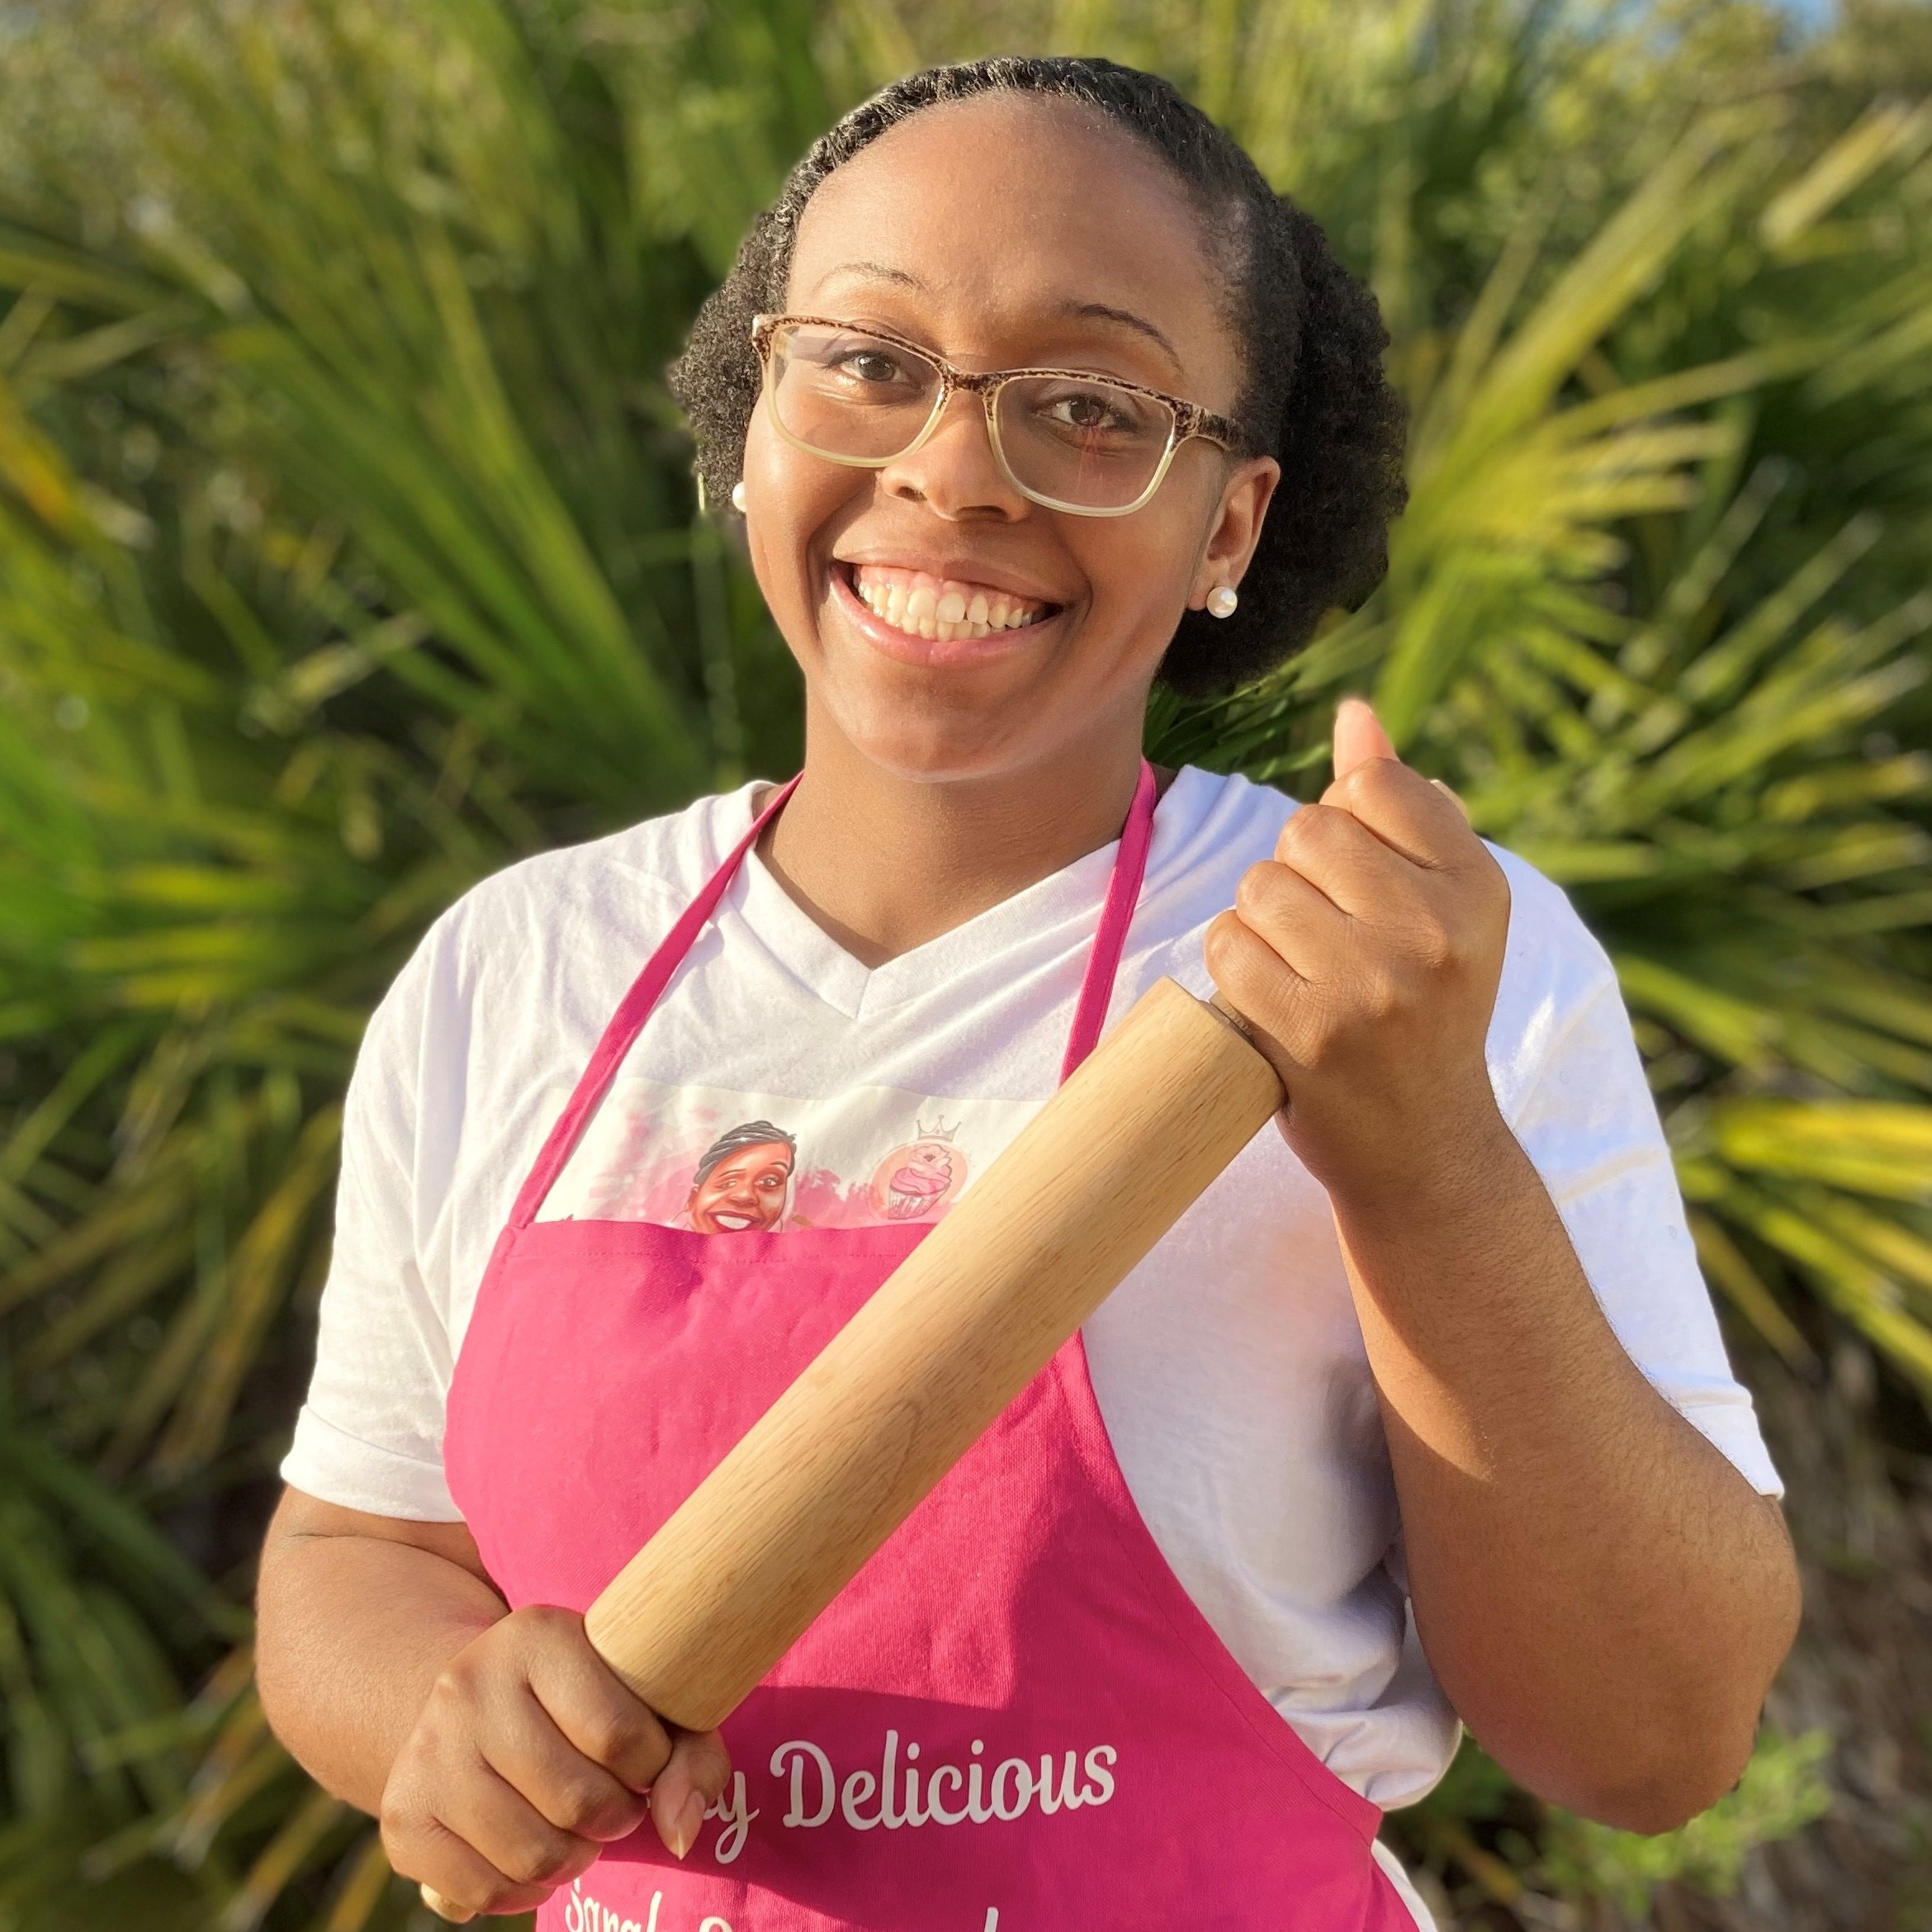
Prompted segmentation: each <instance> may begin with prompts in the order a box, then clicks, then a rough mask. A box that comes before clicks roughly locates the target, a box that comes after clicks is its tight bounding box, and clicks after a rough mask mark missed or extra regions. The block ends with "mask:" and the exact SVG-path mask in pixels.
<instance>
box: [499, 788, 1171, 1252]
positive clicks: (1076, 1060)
mask: <svg viewBox="0 0 1932 1932" xmlns="http://www.w3.org/2000/svg"><path fill="white" fill-rule="evenodd" d="M799 775H800V777H803V773H801V774H799ZM797 788H798V779H796V778H794V779H789V780H788V781H787V783H785V784H782V785H780V786H779V788H778V789H777V790H776V791H775V792H774V793H772V795H771V797H770V798H768V799H767V800H766V801H765V804H764V806H763V807H762V808H761V809H760V812H759V813H758V816H757V817H755V818H754V819H753V820H752V822H751V830H750V831H747V832H746V834H745V836H744V837H743V838H741V839H740V840H739V841H738V842H737V844H736V845H734V846H733V847H732V850H731V851H730V853H729V854H728V855H727V856H726V858H725V860H724V863H723V864H722V865H720V866H719V867H718V869H717V871H716V872H714V873H713V874H712V875H711V878H710V879H709V880H708V882H707V883H706V884H705V886H704V888H703V890H702V891H701V892H700V893H698V896H697V897H696V898H694V899H693V900H692V902H690V904H689V906H687V907H685V908H684V912H683V913H682V914H681V915H680V917H679V919H678V922H677V924H676V925H675V926H672V928H671V929H670V931H669V932H667V933H666V934H665V936H664V939H663V940H662V942H661V944H660V945H659V946H658V949H657V950H656V952H655V953H653V954H651V958H650V960H649V962H648V963H647V964H646V966H645V968H644V970H643V971H642V973H639V974H638V975H637V979H636V980H635V982H633V983H632V987H631V990H630V991H629V992H627V993H626V994H625V995H624V997H623V1001H622V1002H620V1003H619V1005H618V1010H617V1011H615V1012H614V1013H613V1014H612V1015H611V1016H610V1024H609V1025H608V1026H606V1027H605V1028H604V1037H603V1038H602V1039H599V1041H598V1043H597V1050H596V1052H594V1054H592V1055H591V1056H590V1064H589V1065H588V1066H586V1067H585V1069H584V1073H583V1077H581V1078H580V1080H579V1081H578V1082H577V1086H576V1091H575V1092H573V1093H572V1094H571V1098H570V1103H569V1105H568V1106H566V1107H565V1109H564V1110H563V1111H562V1113H561V1114H560V1115H558V1116H557V1120H556V1125H555V1126H554V1127H552V1129H551V1130H550V1135H549V1138H548V1139H547V1140H545V1142H544V1143H543V1148H542V1153H539V1154H538V1155H537V1161H536V1164H535V1165H534V1166H533V1167H532V1168H531V1169H530V1172H529V1174H528V1177H526V1179H525V1180H524V1182H523V1187H522V1188H521V1190H520V1191H519V1193H518V1195H517V1200H516V1205H515V1206H514V1208H513V1209H512V1210H510V1225H511V1226H512V1227H513V1228H527V1227H528V1226H529V1224H531V1222H532V1221H533V1220H534V1219H536V1218H537V1209H539V1208H540V1207H542V1205H543V1201H544V1198H545V1196H547V1195H548V1194H549V1192H550V1190H551V1188H552V1186H554V1185H555V1183H556V1177H557V1176H558V1175H559V1174H561V1172H563V1169H564V1163H566V1161H568V1160H569V1159H570V1158H571V1150H572V1149H573V1148H575V1146H576V1144H577V1141H578V1138H579V1137H580V1135H581V1134H582V1133H583V1131H584V1129H585V1126H586V1125H588V1124H589V1122H590V1116H591V1115H593V1114H594V1113H595V1112H596V1110H597V1107H598V1103H599V1101H602V1100H603V1098H604V1093H605V1091H606V1090H607V1089H608V1087H609V1086H610V1083H611V1082H612V1081H613V1079H614V1078H615V1077H617V1070H618V1068H619V1067H620V1066H622V1065H623V1059H624V1056H625V1055H626V1054H627V1053H629V1052H630V1050H631V1047H632V1043H633V1042H634V1041H635V1040H636V1039H637V1035H639V1033H641V1032H642V1030H643V1027H644V1022H645V1020H646V1019H648V1018H649V1017H650V1015H651V1008H652V1007H653V1006H656V1004H657V1002H658V999H659V997H660V996H661V994H662V993H663V992H664V989H665V987H667V986H669V985H670V982H671V978H672V975H673V974H675V973H676V971H677V969H678V968H679V967H680V966H681V965H683V964H684V955H685V954H687V953H689V951H690V949H691V948H692V946H693V945H694V943H695V942H696V940H697V938H698V934H699V933H701V932H702V931H703V930H704V928H705V926H707V925H708V924H709V922H710V920H711V916H712V915H713V913H714V912H717V906H718V902H719V901H720V900H721V899H722V898H723V897H724V896H725V894H726V893H727V891H729V890H730V888H731V883H732V880H733V879H734V878H736V877H737V874H738V868H739V867H740V866H741V865H742V864H744V863H745V855H746V853H748V852H749V851H750V850H751V848H752V847H753V846H754V845H756V844H757V842H758V839H759V835H760V833H761V832H763V831H764V830H765V826H768V825H769V824H770V823H771V822H772V820H773V819H774V818H775V817H778V815H779V812H781V811H782V810H783V809H784V803H785V801H786V800H787V799H788V798H790V797H791V795H792V793H793V792H794V791H795V790H797ZM1153 811H1154V774H1153V766H1152V765H1149V764H1148V762H1147V760H1145V759H1142V760H1141V761H1140V778H1139V783H1138V784H1136V785H1135V786H1134V803H1133V806H1132V807H1131V808H1130V809H1129V812H1128V814H1127V823H1126V826H1125V828H1124V829H1123V830H1122V831H1121V834H1120V851H1119V853H1118V855H1116V856H1115V860H1114V871H1113V877H1112V878H1110V880H1109V881H1108V883H1107V897H1106V905H1105V906H1104V907H1102V908H1101V922H1100V930H1098V931H1097V932H1096V934H1095V935H1094V941H1093V949H1092V950H1091V952H1090V953H1089V954H1087V973H1086V975H1085V977H1084V978H1082V981H1081V984H1080V999H1079V1002H1078V1004H1077V1006H1075V1008H1074V1011H1073V1030H1072V1032H1071V1034H1070V1035H1068V1040H1067V1053H1066V1057H1065V1058H1064V1059H1063V1060H1062V1062H1061V1063H1060V1077H1061V1079H1063V1080H1064V1079H1065V1078H1066V1077H1067V1076H1068V1074H1070V1073H1072V1072H1073V1069H1074V1068H1076V1067H1077V1066H1078V1065H1079V1064H1080V1063H1081V1062H1082V1060H1084V1059H1085V1058H1087V1055H1088V1054H1090V1053H1091V1052H1092V1051H1093V1049H1094V1047H1095V1045H1096V1044H1097V1043H1098V1041H1099V1039H1100V1036H1101V1027H1102V1026H1104V1025H1106V1017H1107V1006H1108V1002H1110V1000H1111V998H1112V997H1113V992H1114V978H1115V973H1117V972H1118V971H1119V969H1120V954H1121V951H1122V949H1124V948H1125V945H1126V944H1127V928H1128V926H1129V924H1131V922H1132V921H1133V918H1134V904H1135V902H1137V901H1138V900H1139V897H1140V882H1141V878H1142V875H1143V874H1144V873H1145V872H1146V870H1147V850H1148V845H1149V844H1150V843H1151V842H1152V840H1153Z"/></svg>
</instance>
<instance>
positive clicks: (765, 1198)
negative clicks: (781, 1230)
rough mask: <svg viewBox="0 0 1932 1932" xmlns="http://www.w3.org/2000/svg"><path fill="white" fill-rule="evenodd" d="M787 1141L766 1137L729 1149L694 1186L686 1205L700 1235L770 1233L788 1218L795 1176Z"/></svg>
mask: <svg viewBox="0 0 1932 1932" xmlns="http://www.w3.org/2000/svg"><path fill="white" fill-rule="evenodd" d="M792 1160H793V1155H792V1148H791V1145H790V1144H789V1143H788V1142H787V1141H782V1140H779V1141H764V1142H760V1143H759V1144H757V1145H755V1146H753V1147H741V1148H737V1149H736V1151H735V1152H734V1153H728V1154H727V1155H726V1156H725V1158H723V1159H722V1161H720V1162H719V1163H717V1166H716V1167H713V1169H712V1170H711V1172H709V1173H708V1174H707V1175H706V1176H705V1177H704V1178H703V1180H702V1181H698V1184H697V1185H696V1186H694V1187H693V1188H692V1190H691V1196H690V1199H689V1201H688V1202H686V1204H685V1208H686V1211H687V1212H688V1213H689V1215H690V1217H691V1225H692V1226H693V1227H694V1228H695V1229H697V1230H698V1233H699V1234H743V1233H745V1232H746V1230H747V1229H751V1230H755V1231H757V1232H759V1233H766V1232H769V1230H770V1229H774V1228H775V1227H777V1225H778V1224H779V1222H780V1221H781V1220H783V1219H784V1213H785V1193H786V1190H787V1188H788V1186H789V1185H790V1182H791V1178H792Z"/></svg>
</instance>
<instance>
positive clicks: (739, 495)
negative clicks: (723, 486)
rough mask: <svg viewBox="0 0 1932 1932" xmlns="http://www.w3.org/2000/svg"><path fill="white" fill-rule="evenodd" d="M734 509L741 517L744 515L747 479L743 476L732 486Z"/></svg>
mask: <svg viewBox="0 0 1932 1932" xmlns="http://www.w3.org/2000/svg"><path fill="white" fill-rule="evenodd" d="M732 509H735V510H736V512H737V513H738V514H739V515H740V516H743V515H744V514H745V479H744V478H743V477H742V476H741V477H740V478H739V479H738V480H737V481H736V483H734V484H732Z"/></svg>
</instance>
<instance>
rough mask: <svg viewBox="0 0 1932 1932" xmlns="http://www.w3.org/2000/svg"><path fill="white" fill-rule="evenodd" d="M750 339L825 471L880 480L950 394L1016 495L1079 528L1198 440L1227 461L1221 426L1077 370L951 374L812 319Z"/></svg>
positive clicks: (889, 344) (788, 432)
mask: <svg viewBox="0 0 1932 1932" xmlns="http://www.w3.org/2000/svg"><path fill="white" fill-rule="evenodd" d="M751 340H752V343H753V344H754V346H755V348H757V351H758V356H759V360H760V362H762V363H763V365H764V368H765V399H766V400H767V401H768V402H769V405H770V406H771V419H772V421H773V423H774V424H776V425H777V428H778V432H779V434H780V435H781V436H783V437H784V439H785V440H786V442H788V443H793V444H795V445H796V446H797V447H798V448H800V449H803V450H805V451H807V452H810V453H811V454H812V455H813V456H817V457H824V458H825V459H826V461H827V462H834V463H849V464H851V465H853V466H855V467H857V468H859V469H871V470H877V469H883V467H884V466H886V465H887V464H888V463H892V462H897V461H898V460H899V458H900V457H905V456H910V455H911V454H912V452H913V451H914V450H916V449H917V448H918V447H919V446H920V445H921V443H924V442H925V441H926V438H927V437H929V436H930V435H931V434H932V433H933V431H934V429H935V428H936V427H937V426H938V424H939V419H940V416H941V415H942V414H945V407H946V405H947V403H948V402H949V401H950V400H952V397H953V395H954V392H955V391H965V392H967V393H968V394H969V395H977V396H978V398H979V400H980V401H981V403H982V404H983V405H984V407H985V410H986V430H987V439H988V440H989V441H990V442H991V443H992V452H993V459H994V461H995V462H997V463H998V465H999V466H1000V470H1001V472H1002V474H1003V475H1004V476H1005V477H1006V481H1008V482H1009V483H1011V485H1013V487H1014V488H1015V489H1016V490H1018V491H1019V492H1020V494H1021V495H1023V496H1025V497H1028V498H1030V500H1032V501H1033V502H1035V503H1037V504H1044V506H1045V507H1046V508H1047V509H1057V510H1070V511H1072V512H1073V514H1074V515H1076V516H1082V517H1124V516H1127V515H1129V514H1131V513H1132V512H1134V510H1137V509H1139V508H1140V507H1141V506H1142V505H1143V504H1144V503H1146V502H1147V500H1148V498H1150V497H1151V496H1152V495H1153V493H1154V492H1155V490H1158V489H1159V488H1160V486H1161V479H1162V478H1163V476H1166V475H1167V466H1168V465H1169V464H1170V463H1171V462H1173V460H1174V452H1175V451H1176V450H1177V449H1178V448H1179V447H1181V444H1182V443H1185V442H1186V441H1187V440H1188V438H1190V437H1194V436H1199V437H1200V438H1204V439H1205V441H1207V442H1209V443H1218V444H1219V446H1220V447H1222V448H1223V449H1227V450H1232V449H1233V448H1234V447H1236V445H1237V444H1238V442H1239V441H1240V431H1239V429H1238V428H1237V426H1236V425H1235V424H1233V423H1232V422H1230V421H1229V419H1228V418H1227V417H1225V416H1217V415H1215V414H1213V413H1212V412H1211V411H1210V410H1204V409H1202V408H1201V407H1200V405H1199V404H1198V403H1191V402H1182V401H1181V400H1180V399H1179V398H1178V397H1177V396H1172V395H1163V394H1162V393H1161V392H1160V391H1158V389H1144V388H1142V387H1141V386H1140V385H1139V383H1137V382H1122V381H1119V380H1117V379H1116V378H1115V377H1114V376H1095V375H1091V374H1089V373H1087V372H1086V371H1084V370H1080V369H992V370H987V371H986V372H983V373H981V374H974V373H973V372H971V371H969V370H966V369H955V368H954V367H953V365H952V364H951V363H950V362H947V361H945V359H944V358H942V357H940V356H935V354H934V353H932V351H931V350H930V349H923V348H920V347H919V346H918V344H917V343H911V342H908V341H907V340H906V339H905V338H904V337H903V336H898V335H894V334H891V333H890V332H889V331H888V330H886V329H860V328H857V327H855V326H854V325H853V324H850V323H848V322H835V321H832V320H829V319H828V318H826V317H825V316H823V315H760V316H758V317H756V318H755V320H753V322H752V324H751Z"/></svg>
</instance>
